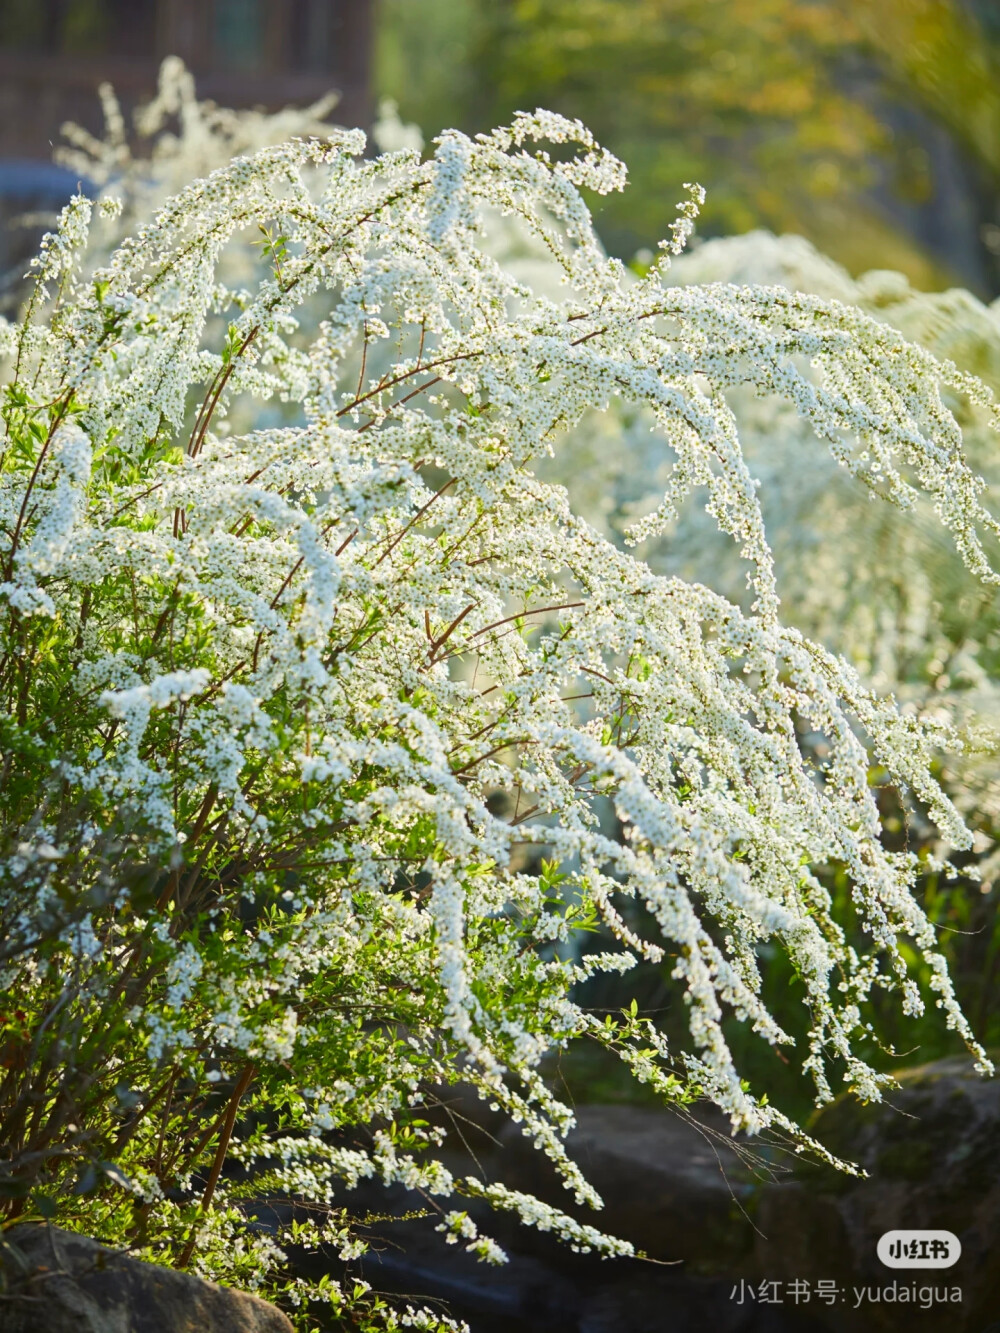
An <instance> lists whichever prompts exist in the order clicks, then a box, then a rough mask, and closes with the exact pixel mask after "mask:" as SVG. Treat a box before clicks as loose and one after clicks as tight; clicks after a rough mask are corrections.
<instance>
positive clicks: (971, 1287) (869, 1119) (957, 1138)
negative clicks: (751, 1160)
mask: <svg viewBox="0 0 1000 1333" xmlns="http://www.w3.org/2000/svg"><path fill="white" fill-rule="evenodd" d="M899 1079H900V1083H901V1085H902V1086H901V1087H900V1089H898V1090H896V1091H890V1092H888V1093H887V1094H886V1100H885V1101H884V1102H883V1103H882V1104H881V1105H870V1106H861V1105H860V1104H859V1103H857V1102H856V1101H853V1100H852V1099H849V1098H841V1099H838V1101H837V1102H835V1103H833V1104H832V1105H831V1106H830V1107H828V1108H826V1109H825V1110H824V1111H823V1112H822V1113H821V1114H820V1115H819V1116H818V1117H817V1119H816V1122H815V1124H814V1125H813V1126H812V1129H813V1131H814V1133H815V1134H816V1136H817V1137H818V1138H819V1139H820V1140H821V1141H822V1142H823V1143H825V1144H826V1145H827V1146H828V1147H829V1148H831V1149H832V1150H833V1151H834V1152H836V1153H838V1154H840V1155H842V1156H845V1157H849V1158H851V1159H852V1160H854V1161H856V1162H859V1163H860V1164H861V1165H862V1166H863V1167H864V1168H865V1169H866V1170H867V1171H868V1172H869V1178H868V1179H867V1180H854V1179H851V1178H848V1177H844V1176H842V1175H839V1174H838V1173H837V1172H834V1171H832V1170H830V1169H828V1168H817V1167H814V1168H804V1169H801V1170H799V1171H798V1172H797V1178H796V1179H794V1180H792V1181H790V1182H788V1183H787V1184H776V1185H766V1186H764V1187H763V1188H761V1189H760V1191H759V1196H760V1197H759V1201H758V1207H757V1210H756V1213H755V1220H756V1222H757V1225H758V1228H759V1231H760V1232H761V1233H762V1234H761V1235H759V1236H758V1238H757V1241H756V1245H755V1251H754V1255H753V1261H752V1269H753V1271H754V1272H755V1274H756V1275H758V1276H761V1277H764V1276H766V1277H769V1278H777V1279H781V1280H784V1281H787V1280H793V1279H795V1278H803V1279H806V1280H810V1281H812V1282H815V1281H817V1280H819V1279H821V1278H825V1279H828V1280H830V1279H832V1280H835V1281H836V1282H837V1283H838V1284H840V1285H841V1286H843V1287H844V1288H847V1290H848V1294H847V1296H846V1299H845V1300H843V1301H841V1302H838V1303H837V1304H836V1305H834V1306H832V1307H831V1308H830V1309H829V1311H828V1312H827V1313H826V1315H825V1316H824V1317H825V1318H826V1320H827V1322H828V1325H829V1327H830V1328H831V1329H834V1330H843V1333H867V1331H868V1330H872V1331H873V1333H874V1331H875V1330H878V1331H879V1333H882V1331H883V1330H884V1331H886V1333H888V1331H889V1330H897V1329H898V1330H905V1331H906V1333H909V1330H910V1329H911V1327H915V1328H916V1329H917V1330H921V1329H927V1330H928V1333H930V1330H934V1333H936V1331H937V1330H938V1329H948V1330H949V1333H983V1331H984V1330H986V1329H987V1328H988V1327H990V1326H991V1325H992V1324H993V1323H994V1322H996V1319H997V1314H996V1312H997V1310H998V1308H1000V1258H998V1251H1000V1079H983V1078H981V1077H980V1076H979V1075H977V1074H976V1073H975V1071H974V1070H973V1068H972V1063H971V1061H969V1060H967V1059H965V1058H955V1059H949V1060H940V1061H937V1062H935V1063H934V1064H930V1065H925V1066H922V1067H920V1068H917V1069H913V1070H909V1071H905V1072H903V1073H901V1074H900V1075H899ZM900 1228H906V1229H910V1228H921V1229H925V1228H926V1229H929V1230H940V1229H944V1230H948V1231H952V1232H954V1233H955V1235H957V1236H958V1238H959V1240H960V1241H961V1242H962V1256H961V1258H960V1259H959V1261H958V1263H957V1264H956V1265H955V1266H954V1267H953V1268H948V1269H938V1270H926V1269H898V1270H894V1269H888V1268H885V1267H883V1266H882V1264H881V1263H880V1262H879V1259H878V1257H877V1254H876V1245H877V1243H878V1239H879V1237H880V1236H881V1235H882V1234H883V1233H884V1232H886V1231H892V1230H896V1229H900ZM893 1283H896V1285H897V1294H896V1298H895V1299H894V1300H892V1301H891V1302H888V1303H887V1302H886V1301H885V1299H882V1300H879V1301H878V1302H871V1301H869V1300H867V1299H865V1300H863V1302H862V1304H861V1305H860V1306H859V1308H858V1309H857V1310H852V1309H851V1308H850V1306H851V1304H852V1301H853V1299H854V1298H853V1296H852V1295H851V1293H852V1292H853V1289H854V1288H856V1287H857V1288H866V1289H867V1288H873V1289H880V1290H882V1291H883V1292H884V1291H885V1290H886V1289H887V1288H891V1287H892V1285H893ZM904 1285H905V1286H907V1287H909V1288H911V1290H912V1288H913V1287H917V1288H918V1289H919V1288H920V1287H928V1286H930V1287H934V1288H943V1287H947V1288H949V1289H950V1288H954V1287H960V1288H961V1290H962V1300H961V1302H960V1303H951V1302H950V1303H948V1304H935V1305H933V1306H932V1307H931V1308H929V1309H927V1310H922V1309H920V1308H914V1306H915V1304H917V1303H916V1302H914V1301H913V1298H912V1295H911V1297H910V1300H908V1301H906V1302H901V1301H900V1300H899V1298H898V1288H899V1287H902V1286H904Z"/></svg>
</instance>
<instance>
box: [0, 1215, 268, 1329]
mask: <svg viewBox="0 0 1000 1333" xmlns="http://www.w3.org/2000/svg"><path fill="white" fill-rule="evenodd" d="M0 1266H2V1272H3V1277H4V1279H5V1290H4V1293H3V1297H2V1300H3V1305H2V1307H0V1325H2V1327H3V1330H4V1333H292V1325H291V1323H290V1322H289V1320H288V1319H287V1318H286V1317H285V1315H283V1314H282V1313H281V1311H280V1310H278V1309H276V1308H275V1307H274V1306H273V1305H269V1304H268V1303H267V1302H266V1301H262V1300H260V1299H258V1298H257V1297H256V1296H250V1295H247V1294H246V1293H245V1292H241V1291H232V1290H230V1289H229V1288H228V1287H220V1286H217V1285H216V1284H215V1283H214V1282H205V1281H203V1280H202V1279H201V1278H197V1277H192V1276H191V1274H189V1273H180V1272H177V1271H176V1270H174V1269H172V1268H160V1267H159V1266H158V1265H156V1264H146V1263H142V1262H140V1261H139V1260H138V1259H132V1258H130V1257H129V1255H127V1254H125V1253H123V1252H122V1251H121V1250H113V1249H110V1248H109V1247H107V1246H105V1245H101V1244H99V1243H98V1242H97V1241H95V1240H91V1239H90V1238H89V1237H87V1236H78V1235H74V1234H73V1233H71V1232H68V1231H61V1230H59V1229H58V1228H56V1227H48V1226H37V1225H33V1224H24V1225H21V1226H16V1227H13V1228H12V1229H11V1230H10V1231H8V1232H6V1233H5V1235H4V1236H3V1238H2V1241H0Z"/></svg>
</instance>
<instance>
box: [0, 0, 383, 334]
mask: <svg viewBox="0 0 1000 1333" xmlns="http://www.w3.org/2000/svg"><path fill="white" fill-rule="evenodd" d="M373 4H374V0H0V310H2V311H3V312H4V313H6V314H10V313H11V311H12V309H14V308H16V306H17V303H18V301H19V299H20V296H21V294H22V292H23V286H22V282H21V278H22V275H23V272H24V267H25V263H26V261H27V259H28V258H29V257H30V255H32V254H33V253H34V251H35V247H36V245H37V243H38V238H39V236H40V235H41V230H42V226H43V225H44V223H45V220H46V219H47V218H50V217H51V216H52V213H53V210H54V209H57V208H58V207H59V206H61V204H62V203H63V202H64V201H65V200H66V199H67V198H68V197H69V195H70V194H71V193H72V190H73V188H74V186H75V184H76V177H75V176H73V175H72V173H71V172H69V171H67V170H65V169H63V168H61V167H57V166H54V165H53V163H52V150H53V146H54V145H55V144H57V143H58V142H59V137H60V129H61V127H62V125H63V124H64V123H65V122H66V121H67V120H72V121H76V122H77V124H79V125H83V126H85V127H86V128H87V129H89V130H91V131H92V132H95V133H97V134H100V133H101V132H102V130H103V118H102V115H101V110H100V104H99V102H98V97H97V86H98V84H99V83H102V82H104V81H107V82H110V83H111V84H112V85H113V86H114V89H115V92H116V93H117V95H118V98H119V100H120V101H121V103H122V106H123V109H124V110H125V111H126V114H128V113H129V112H130V111H131V110H132V109H133V108H135V107H136V106H137V105H139V104H141V103H142V102H144V101H147V100H148V99H149V98H150V97H151V95H152V94H153V93H154V91H155V89H156V81H157V73H158V71H159V67H160V62H161V61H162V60H163V57H164V56H167V55H178V56H180V57H181V59H182V60H183V61H184V63H185V64H186V65H187V66H188V68H189V69H191V71H192V72H193V73H194V75H195V79H196V84H197V89H198V95H199V97H202V98H211V99H212V100H213V101H215V102H216V103H218V104H219V105H221V106H231V107H264V108H266V109H268V110H277V109H278V108H280V107H283V106H288V105H300V106H306V105H308V104H309V103H311V102H314V101H316V100H318V99H319V98H320V97H322V96H324V95H325V94H326V93H329V92H331V91H332V90H334V89H336V90H337V91H338V92H339V93H340V102H339V103H338V105H337V108H336V110H335V111H334V113H333V119H335V120H336V121H337V123H339V124H341V125H361V126H367V125H368V124H369V122H370V120H371V114H372V107H371V47H372V25H373V13H372V11H373ZM84 188H87V187H86V183H85V182H84Z"/></svg>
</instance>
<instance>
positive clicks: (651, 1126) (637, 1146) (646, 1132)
mask: <svg viewBox="0 0 1000 1333" xmlns="http://www.w3.org/2000/svg"><path fill="white" fill-rule="evenodd" d="M576 1120H577V1123H576V1127H575V1128H574V1129H573V1130H572V1132H571V1133H570V1136H569V1138H568V1140H567V1144H566V1146H567V1149H568V1151H569V1154H570V1156H571V1157H572V1158H574V1160H575V1161H576V1162H578V1163H579V1165H580V1168H581V1169H582V1171H583V1173H584V1175H585V1176H586V1177H587V1179H588V1180H589V1181H590V1182H591V1184H592V1185H593V1186H594V1187H595V1189H596V1190H597V1192H598V1193H599V1194H600V1195H601V1197H602V1199H603V1200H604V1208H603V1209H602V1210H601V1212H599V1213H594V1212H593V1211H591V1210H590V1209H583V1210H579V1209H575V1208H574V1207H573V1204H572V1200H571V1197H570V1196H569V1195H568V1194H567V1192H566V1190H565V1189H564V1188H562V1186H561V1184H560V1182H559V1181H558V1179H557V1178H556V1176H555V1173H554V1171H553V1170H552V1168H551V1167H550V1165H549V1163H548V1161H547V1160H546V1158H545V1157H544V1156H543V1155H542V1154H541V1153H539V1152H536V1151H535V1150H534V1149H533V1148H532V1146H531V1143H530V1141H529V1140H527V1139H525V1138H524V1137H523V1136H522V1135H521V1134H520V1132H519V1129H518V1127H517V1126H508V1127H507V1128H506V1129H505V1130H504V1131H503V1133H502V1135H501V1139H502V1143H503V1150H502V1152H501V1153H500V1154H498V1165H499V1168H500V1173H501V1178H502V1179H504V1180H506V1181H508V1182H509V1183H511V1184H515V1183H516V1184H517V1185H518V1186H520V1187H521V1188H524V1189H528V1190H531V1191H532V1192H533V1193H536V1194H538V1195H539V1197H541V1198H544V1199H546V1200H547V1201H548V1202H551V1203H553V1204H555V1205H557V1206H558V1207H560V1208H564V1209H565V1210H566V1211H567V1212H572V1213H576V1215H577V1216H579V1217H580V1218H581V1219H582V1220H585V1221H587V1222H589V1223H591V1224H592V1225H594V1226H598V1227H600V1228H601V1229H602V1230H603V1231H608V1232H612V1233H613V1234H615V1235H618V1236H622V1237H624V1238H625V1239H626V1240H630V1241H631V1242H632V1243H633V1244H634V1245H635V1246H636V1247H637V1248H639V1249H641V1250H643V1251H645V1253H647V1254H648V1255H649V1256H650V1257H651V1258H654V1259H658V1260H666V1261H668V1262H669V1261H678V1260H683V1261H685V1262H686V1264H687V1265H688V1269H689V1271H690V1268H691V1267H692V1266H693V1267H695V1268H697V1269H699V1270H704V1271H708V1272H711V1271H716V1272H718V1271H721V1270H726V1269H728V1268H729V1267H730V1266H731V1265H733V1264H734V1263H736V1262H738V1260H739V1259H740V1258H741V1256H743V1255H746V1254H747V1253H749V1251H750V1250H751V1249H752V1247H753V1235H754V1233H753V1225H752V1223H751V1221H750V1218H749V1217H748V1215H747V1212H746V1209H745V1205H746V1203H747V1201H748V1200H749V1198H750V1196H751V1194H752V1184H751V1179H750V1176H749V1174H748V1171H747V1169H746V1165H745V1162H744V1156H743V1154H744V1152H745V1146H744V1145H742V1144H739V1143H737V1142H734V1141H733V1139H732V1138H731V1137H730V1136H729V1132H728V1126H726V1125H724V1124H723V1122H722V1120H721V1117H714V1116H712V1115H711V1113H710V1112H707V1111H706V1113H705V1115H704V1116H703V1117H702V1118H701V1119H699V1120H695V1119H693V1118H686V1117H682V1116H681V1115H676V1114H671V1113H670V1112H668V1111H666V1110H664V1109H663V1108H661V1107H648V1108H647V1107H642V1106H629V1105H615V1104H607V1105H600V1104H593V1105H581V1106H578V1107H577V1108H576Z"/></svg>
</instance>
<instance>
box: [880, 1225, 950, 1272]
mask: <svg viewBox="0 0 1000 1333" xmlns="http://www.w3.org/2000/svg"><path fill="white" fill-rule="evenodd" d="M961 1255H962V1242H961V1241H960V1240H959V1239H958V1237H957V1236H956V1235H955V1234H954V1232H952V1231H887V1232H886V1233H885V1235H884V1236H883V1237H882V1238H881V1239H880V1240H879V1243H878V1257H879V1258H880V1259H881V1260H882V1262H883V1263H884V1264H885V1266H886V1268H950V1267H951V1266H952V1264H956V1263H958V1261H959V1259H960V1258H961Z"/></svg>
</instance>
